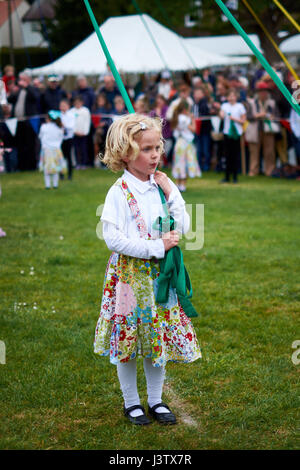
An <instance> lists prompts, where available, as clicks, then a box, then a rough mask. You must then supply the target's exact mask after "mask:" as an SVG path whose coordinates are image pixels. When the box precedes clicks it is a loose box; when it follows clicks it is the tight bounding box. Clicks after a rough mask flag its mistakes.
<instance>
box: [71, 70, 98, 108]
mask: <svg viewBox="0 0 300 470" xmlns="http://www.w3.org/2000/svg"><path fill="white" fill-rule="evenodd" d="M77 96H80V97H81V98H82V100H83V105H84V106H85V107H86V108H88V109H89V110H90V111H92V109H93V105H94V103H95V99H96V95H95V92H94V90H93V88H92V87H89V86H88V82H87V79H86V77H85V76H84V75H79V76H78V77H77V88H76V89H75V90H74V91H73V93H72V99H73V101H74V99H75V98H76V97H77Z"/></svg>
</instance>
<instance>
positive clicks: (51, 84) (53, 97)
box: [41, 75, 67, 114]
mask: <svg viewBox="0 0 300 470" xmlns="http://www.w3.org/2000/svg"><path fill="white" fill-rule="evenodd" d="M66 98H67V93H66V92H65V90H63V89H62V88H61V86H60V80H59V77H58V76H57V75H49V77H48V86H47V88H46V89H45V91H44V93H43V94H42V96H41V110H42V113H43V114H47V113H48V111H50V110H51V109H53V110H56V111H58V110H59V103H60V102H61V100H63V99H66Z"/></svg>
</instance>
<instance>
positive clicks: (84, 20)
mask: <svg viewBox="0 0 300 470" xmlns="http://www.w3.org/2000/svg"><path fill="white" fill-rule="evenodd" d="M90 3H91V6H92V9H93V11H94V14H95V17H96V19H97V21H98V23H99V24H101V23H103V22H104V21H105V20H107V19H108V18H109V17H110V16H119V15H127V14H128V2H126V1H124V0H114V1H113V2H110V1H106V2H103V1H99V0H97V1H95V0H94V1H90ZM129 5H130V4H129ZM47 30H48V37H49V40H50V43H51V48H52V50H53V52H54V55H55V56H56V57H58V56H60V55H62V54H64V53H66V52H67V51H69V50H70V49H72V48H73V47H75V46H77V45H78V44H79V43H80V42H81V41H83V40H84V39H85V38H87V37H88V36H89V34H91V33H92V32H93V31H94V29H93V26H92V23H91V21H90V18H89V15H88V12H87V10H86V7H85V5H84V2H83V0H63V1H57V3H56V5H55V21H47Z"/></svg>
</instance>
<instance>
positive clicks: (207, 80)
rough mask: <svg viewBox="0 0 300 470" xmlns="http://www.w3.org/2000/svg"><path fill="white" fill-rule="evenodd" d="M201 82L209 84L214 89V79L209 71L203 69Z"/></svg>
mask: <svg viewBox="0 0 300 470" xmlns="http://www.w3.org/2000/svg"><path fill="white" fill-rule="evenodd" d="M202 81H203V82H204V83H210V84H211V86H212V87H213V89H215V87H216V77H215V76H214V74H212V73H211V71H210V69H204V70H203V71H202Z"/></svg>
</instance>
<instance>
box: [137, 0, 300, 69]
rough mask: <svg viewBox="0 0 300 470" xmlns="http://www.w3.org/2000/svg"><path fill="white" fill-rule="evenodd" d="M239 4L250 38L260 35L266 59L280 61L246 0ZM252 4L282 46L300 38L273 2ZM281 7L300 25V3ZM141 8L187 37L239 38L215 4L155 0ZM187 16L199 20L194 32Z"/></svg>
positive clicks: (290, 0) (143, 0)
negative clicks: (247, 5) (225, 36)
mask: <svg viewBox="0 0 300 470" xmlns="http://www.w3.org/2000/svg"><path fill="white" fill-rule="evenodd" d="M224 3H225V4H226V0H224ZM237 3H238V10H237V11H232V13H233V15H234V16H235V18H236V19H237V20H238V21H239V23H240V25H241V26H242V27H243V28H244V29H245V31H246V32H247V34H252V33H255V34H257V35H258V37H259V39H260V45H261V48H262V50H263V52H264V55H265V57H266V59H267V60H268V61H269V62H271V63H273V62H276V61H278V60H279V59H280V56H279V55H278V53H277V52H276V50H275V49H274V47H273V45H272V44H271V42H270V41H269V39H268V38H267V37H266V36H265V34H264V32H263V30H262V29H261V27H260V26H259V25H258V24H257V22H256V21H255V19H254V18H253V17H252V15H251V13H250V12H249V10H248V9H247V8H246V6H245V5H244V3H243V2H242V0H239V2H237ZM248 3H249V4H250V5H251V7H252V9H253V10H254V11H255V13H256V14H257V16H258V17H259V18H260V20H261V21H262V23H263V24H264V26H265V27H266V29H267V30H268V32H269V33H270V35H271V37H272V38H273V40H274V41H275V43H276V44H277V45H278V46H279V45H280V44H281V42H282V41H284V40H285V39H288V38H289V37H291V36H294V35H295V34H297V31H296V29H295V27H294V26H293V25H292V24H291V23H290V21H289V20H288V19H287V18H286V17H285V15H284V14H283V12H282V11H281V10H280V9H279V8H278V7H277V6H276V5H275V4H274V3H273V2H272V0H249V1H248ZM281 3H282V5H283V6H284V7H285V9H286V10H287V11H288V12H289V13H290V14H291V15H292V16H293V18H295V20H296V21H297V22H298V23H299V22H300V4H299V2H297V1H295V0H281ZM139 4H140V8H141V9H142V10H143V11H144V12H147V13H149V14H152V16H154V17H155V18H156V19H157V20H158V21H160V22H161V23H163V24H165V25H166V26H169V27H170V23H172V26H173V29H175V30H176V32H177V33H179V34H182V35H183V36H217V35H223V34H237V32H236V30H235V28H234V27H233V26H232V25H231V23H230V22H229V21H224V16H223V13H222V11H221V9H220V7H219V6H218V5H217V3H215V2H214V1H213V0H190V1H187V2H183V1H176V0H154V1H152V2H149V1H148V0H139ZM151 12H152V13H151ZM163 12H164V13H163ZM186 14H189V15H191V16H192V17H193V19H194V20H195V26H194V27H193V28H187V27H185V26H184V21H183V20H184V15H186ZM167 19H169V21H167ZM167 23H169V24H167ZM282 31H285V32H286V33H287V34H286V35H285V36H281V35H279V33H280V32H282ZM220 52H225V51H220ZM280 60H281V59H280Z"/></svg>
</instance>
